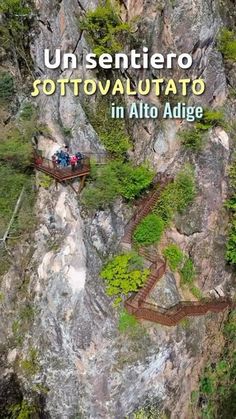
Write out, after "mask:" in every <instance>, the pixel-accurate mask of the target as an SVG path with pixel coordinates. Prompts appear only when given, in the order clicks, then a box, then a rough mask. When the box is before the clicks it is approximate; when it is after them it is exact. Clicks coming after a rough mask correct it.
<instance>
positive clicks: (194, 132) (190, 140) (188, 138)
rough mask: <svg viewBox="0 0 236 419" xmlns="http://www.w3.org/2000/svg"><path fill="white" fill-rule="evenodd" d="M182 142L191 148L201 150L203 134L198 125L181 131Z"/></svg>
mask: <svg viewBox="0 0 236 419" xmlns="http://www.w3.org/2000/svg"><path fill="white" fill-rule="evenodd" d="M179 136H180V139H181V144H182V145H183V146H184V147H185V148H187V149H190V150H193V151H199V150H201V149H202V145H203V135H202V132H201V131H200V130H198V129H197V128H196V127H195V128H192V129H186V130H184V131H181V132H180V133H179Z"/></svg>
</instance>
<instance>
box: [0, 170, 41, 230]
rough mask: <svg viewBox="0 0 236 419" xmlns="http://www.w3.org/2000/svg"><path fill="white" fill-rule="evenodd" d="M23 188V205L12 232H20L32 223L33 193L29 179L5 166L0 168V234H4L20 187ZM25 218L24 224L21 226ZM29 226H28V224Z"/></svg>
mask: <svg viewBox="0 0 236 419" xmlns="http://www.w3.org/2000/svg"><path fill="white" fill-rule="evenodd" d="M23 186H25V188H26V190H25V194H24V199H23V204H22V207H21V209H20V212H19V213H18V217H17V219H16V222H15V225H14V230H18V232H19V229H20V230H22V229H24V228H25V227H26V228H28V227H27V224H28V223H30V222H31V221H33V214H32V212H33V211H32V208H33V203H34V191H33V190H32V180H31V177H29V176H27V175H25V174H23V173H20V172H18V171H14V170H9V168H8V167H7V166H6V165H2V166H1V167H0V215H1V217H0V234H1V235H2V234H3V233H4V232H5V229H6V226H7V223H8V222H9V221H10V218H11V215H12V213H13V210H14V208H15V205H16V202H17V199H18V198H19V195H20V192H21V190H22V187H23ZM26 216H27V221H26V223H23V224H24V225H22V224H21V221H23V220H24V218H26ZM28 226H29V224H28Z"/></svg>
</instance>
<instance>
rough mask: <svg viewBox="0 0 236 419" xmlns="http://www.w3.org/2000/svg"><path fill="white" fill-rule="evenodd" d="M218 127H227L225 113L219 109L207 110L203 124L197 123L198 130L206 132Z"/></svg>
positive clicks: (202, 120)
mask: <svg viewBox="0 0 236 419" xmlns="http://www.w3.org/2000/svg"><path fill="white" fill-rule="evenodd" d="M216 125H219V126H224V125H225V116H224V113H223V112H222V111H221V110H219V109H205V110H204V113H203V118H202V119H201V122H200V123H197V127H198V129H203V130H206V129H209V128H212V127H214V126H216Z"/></svg>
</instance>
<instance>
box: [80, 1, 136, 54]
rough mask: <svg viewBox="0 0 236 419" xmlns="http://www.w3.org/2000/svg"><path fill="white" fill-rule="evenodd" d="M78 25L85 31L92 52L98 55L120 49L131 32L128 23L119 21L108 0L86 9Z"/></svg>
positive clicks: (112, 52)
mask: <svg viewBox="0 0 236 419" xmlns="http://www.w3.org/2000/svg"><path fill="white" fill-rule="evenodd" d="M80 27H81V29H84V30H85V31H86V33H87V37H88V41H89V43H90V45H91V47H92V49H93V52H94V53H95V54H96V55H98V56H100V55H101V54H103V53H110V54H114V53H116V52H119V51H122V50H123V46H124V45H125V44H126V43H127V36H129V35H130V33H131V26H130V24H128V23H124V22H122V21H121V19H120V17H119V14H118V12H117V11H116V9H115V7H114V5H112V4H111V2H110V0H105V2H104V4H102V3H101V2H100V3H99V5H98V6H97V8H96V9H95V10H92V11H88V12H87V13H86V16H85V18H84V19H83V20H82V21H81V22H80Z"/></svg>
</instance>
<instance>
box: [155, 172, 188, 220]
mask: <svg viewBox="0 0 236 419" xmlns="http://www.w3.org/2000/svg"><path fill="white" fill-rule="evenodd" d="M195 195H196V187H195V181H194V173H193V170H192V168H191V166H189V165H186V166H185V167H184V168H183V169H182V170H181V171H180V172H179V173H178V175H177V176H176V179H175V181H174V182H173V183H170V184H168V185H167V186H166V188H165V189H164V190H163V191H162V193H161V194H160V198H159V199H158V202H157V204H156V206H155V208H154V212H155V214H157V215H159V216H160V217H161V218H162V219H163V221H164V222H165V224H166V225H168V224H170V222H171V221H172V220H173V218H174V216H175V214H176V213H178V212H179V213H182V212H183V211H184V210H185V209H186V208H187V207H188V206H189V205H190V204H191V203H192V202H193V199H194V197H195Z"/></svg>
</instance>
